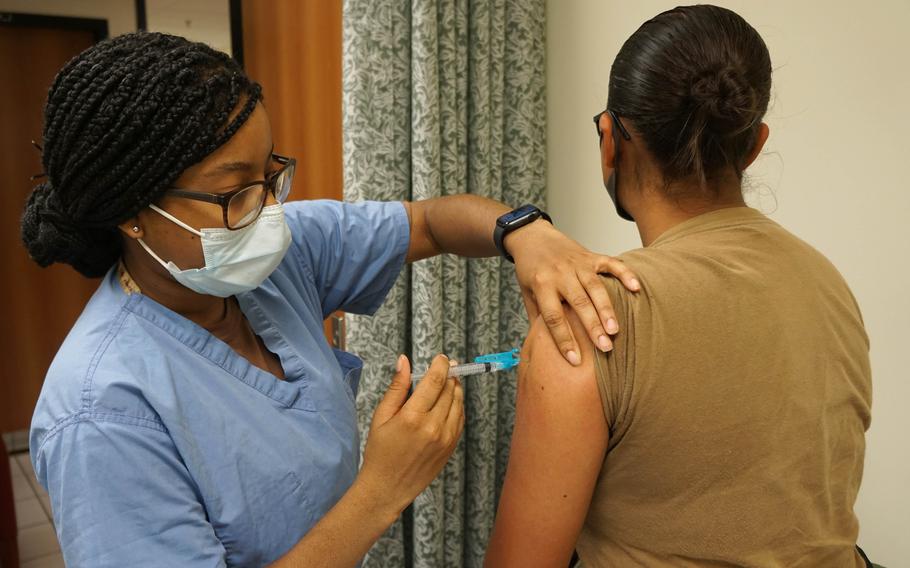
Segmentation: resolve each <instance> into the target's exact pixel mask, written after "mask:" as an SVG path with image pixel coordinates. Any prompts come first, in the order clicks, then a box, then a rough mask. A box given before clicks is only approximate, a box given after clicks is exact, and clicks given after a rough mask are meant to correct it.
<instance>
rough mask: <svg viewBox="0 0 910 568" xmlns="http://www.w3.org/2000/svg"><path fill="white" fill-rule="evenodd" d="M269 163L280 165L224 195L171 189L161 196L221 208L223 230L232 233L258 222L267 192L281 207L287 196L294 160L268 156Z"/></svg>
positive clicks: (294, 166) (294, 167)
mask: <svg viewBox="0 0 910 568" xmlns="http://www.w3.org/2000/svg"><path fill="white" fill-rule="evenodd" d="M272 160H274V161H275V162H277V163H278V164H280V165H281V168H280V169H278V170H277V171H274V172H272V173H270V174H269V175H268V176H267V177H266V179H264V180H259V181H254V182H251V183H249V184H246V185H244V186H242V187H238V188H237V189H233V190H231V191H228V192H226V193H206V192H202V191H193V190H189V189H179V188H171V189H168V190H167V191H165V192H164V194H165V195H171V196H174V197H182V198H184V199H194V200H196V201H205V202H206V203H215V204H217V205H220V206H221V211H222V215H223V217H224V226H225V227H227V228H228V229H230V230H232V231H236V230H237V229H242V228H244V227H246V226H247V225H250V224H251V223H252V222H253V221H255V220H256V219H258V218H259V214H260V213H262V209H263V208H264V207H265V202H266V200H267V199H268V195H269V192H271V193H272V195H274V196H275V199H277V200H278V202H279V203H284V200H285V199H287V198H288V194H289V193H290V192H291V181H292V180H293V179H294V170H295V169H296V167H297V160H295V159H294V158H287V157H285V156H279V155H278V154H272Z"/></svg>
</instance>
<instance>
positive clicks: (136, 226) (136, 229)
mask: <svg viewBox="0 0 910 568" xmlns="http://www.w3.org/2000/svg"><path fill="white" fill-rule="evenodd" d="M133 232H134V233H138V232H139V225H133Z"/></svg>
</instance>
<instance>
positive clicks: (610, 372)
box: [594, 276, 645, 446]
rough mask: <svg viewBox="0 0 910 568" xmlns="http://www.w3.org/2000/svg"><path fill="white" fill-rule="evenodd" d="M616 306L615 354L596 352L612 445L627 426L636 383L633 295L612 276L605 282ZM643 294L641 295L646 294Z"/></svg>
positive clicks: (599, 382) (613, 352)
mask: <svg viewBox="0 0 910 568" xmlns="http://www.w3.org/2000/svg"><path fill="white" fill-rule="evenodd" d="M601 280H602V281H603V283H604V285H605V286H606V288H607V293H608V294H609V295H610V301H611V302H613V310H614V311H615V313H616V321H617V323H618V324H619V333H617V334H616V335H614V336H613V350H612V351H609V352H607V353H603V352H601V351H600V350H599V349H595V350H594V351H595V353H596V354H597V357H596V359H595V373H596V376H597V389H598V391H600V401H601V403H602V405H603V410H604V417H605V418H606V420H607V425H608V426H609V428H610V445H611V446H612V445H613V444H614V443H615V441H618V435H619V434H620V433H621V431H622V430H623V428H624V426H625V425H626V417H627V414H628V411H629V403H630V400H631V397H632V386H633V381H634V379H635V376H634V375H635V332H636V329H635V327H636V326H635V323H636V322H635V315H636V314H635V309H634V307H633V299H632V292H629V291H627V290H626V289H625V288H624V287H623V285H622V283H621V282H620V281H619V280H617V279H616V278H613V277H612V276H604V277H602V278H601ZM644 293H645V291H644V290H642V291H640V292H638V294H644Z"/></svg>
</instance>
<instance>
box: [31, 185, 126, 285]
mask: <svg viewBox="0 0 910 568" xmlns="http://www.w3.org/2000/svg"><path fill="white" fill-rule="evenodd" d="M97 233H98V231H96V230H92V229H86V228H80V227H79V226H78V225H77V224H76V223H75V222H74V221H73V220H72V218H71V217H70V216H69V215H68V214H67V213H66V212H65V211H63V210H62V208H61V207H60V206H59V204H58V203H57V202H56V196H55V194H54V189H53V187H52V186H51V183H50V182H49V181H45V182H43V183H41V184H38V185H37V186H35V188H34V189H33V190H32V193H31V195H29V197H28V202H27V203H26V205H25V211H24V212H23V214H22V226H21V236H22V242H23V243H24V244H25V248H26V249H27V250H28V254H29V256H30V257H31V258H32V259H33V260H34V261H35V262H36V263H38V265H40V266H42V267H44V266H49V265H51V264H53V263H55V262H64V263H66V264H70V265H72V266H73V267H74V268H75V269H76V270H78V271H79V272H81V273H82V274H84V275H86V276H90V277H95V276H101V275H102V274H104V273H105V272H106V271H107V269H108V268H110V266H111V265H112V264H113V263H114V262H115V261H116V259H117V251H116V249H114V250H113V256H112V249H111V244H110V242H111V241H113V244H115V245H116V243H117V241H116V239H111V238H110V236H108V238H107V239H97V238H96V237H97ZM108 233H109V231H108ZM105 241H107V242H105Z"/></svg>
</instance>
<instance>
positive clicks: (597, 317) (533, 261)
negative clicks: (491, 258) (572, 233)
mask: <svg viewBox="0 0 910 568" xmlns="http://www.w3.org/2000/svg"><path fill="white" fill-rule="evenodd" d="M503 244H504V245H505V247H506V249H507V250H508V251H509V254H511V255H512V257H513V258H514V259H515V274H516V276H517V277H518V284H519V286H521V295H522V297H523V299H524V303H525V309H526V310H527V311H528V318H529V319H530V320H531V321H534V320H535V319H536V318H537V316H538V315H540V316H541V317H542V318H543V320H544V322H546V324H547V327H548V328H549V330H550V334H551V335H552V336H553V339H554V341H555V342H556V345H557V347H558V348H559V351H560V352H561V353H562V354H563V357H565V358H566V360H567V361H568V362H569V363H571V364H572V365H576V366H577V365H580V364H581V350H580V349H579V347H578V341H577V338H576V337H575V336H574V334H573V333H572V328H571V326H569V322H568V321H567V320H566V318H565V315H564V313H563V309H562V304H563V303H566V304H568V305H569V306H570V307H571V308H572V309H573V310H575V313H577V314H578V318H579V319H580V320H581V322H582V323H583V324H584V326H585V329H586V330H587V332H588V335H589V336H590V338H591V341H593V342H594V345H596V346H597V347H599V348H600V350H601V351H609V350H610V349H612V348H613V343H612V341H611V340H610V336H611V335H615V334H616V332H617V331H619V325H618V324H617V321H616V314H615V312H614V311H613V304H612V302H610V296H609V295H608V294H607V290H606V288H605V287H604V285H603V282H601V280H600V277H599V276H598V275H599V274H604V273H610V274H613V275H614V276H616V277H618V278H619V279H620V280H621V281H622V283H623V284H624V285H625V287H626V288H628V289H629V290H631V291H633V292H637V291H638V290H639V289H640V288H641V286H640V284H639V282H638V280H637V279H636V278H635V274H633V273H632V271H631V270H630V269H629V268H628V267H626V266H625V264H623V262H622V261H621V260H619V259H618V258H613V257H611V256H604V255H600V254H595V253H593V252H591V251H589V250H588V249H586V248H584V247H583V246H581V245H580V244H578V243H577V242H575V241H573V240H572V239H570V238H569V237H567V236H565V235H564V234H562V233H561V232H559V231H558V230H556V229H555V228H554V227H553V225H551V224H550V223H548V222H546V221H544V220H538V221H535V222H533V223H531V224H530V225H527V226H525V227H522V228H521V229H519V230H517V231H514V232H512V233H510V234H509V235H506V238H505V240H504V242H503Z"/></svg>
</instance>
